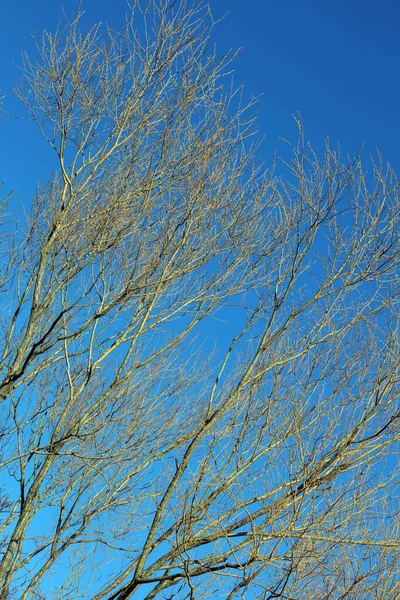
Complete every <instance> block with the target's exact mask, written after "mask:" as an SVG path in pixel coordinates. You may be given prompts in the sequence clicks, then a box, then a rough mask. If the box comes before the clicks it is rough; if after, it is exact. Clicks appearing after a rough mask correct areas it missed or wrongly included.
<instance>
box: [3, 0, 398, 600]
mask: <svg viewBox="0 0 400 600" xmlns="http://www.w3.org/2000/svg"><path fill="white" fill-rule="evenodd" d="M213 25H214V23H213V20H212V17H211V16H210V14H209V10H208V8H207V6H201V5H193V4H189V3H187V2H184V1H182V2H181V1H179V0H176V1H175V2H170V3H167V2H164V1H162V2H158V1H156V0H151V1H149V2H147V3H138V2H135V3H134V5H133V6H132V7H131V10H130V12H129V16H128V18H127V21H126V24H125V27H124V29H122V31H120V32H116V31H113V30H111V29H109V28H107V27H105V26H102V25H99V26H95V27H93V28H92V29H90V30H87V31H82V30H81V28H80V15H79V14H78V16H77V17H76V18H73V19H71V20H68V19H66V21H65V23H64V24H63V25H60V27H59V29H58V30H57V31H56V33H55V34H51V33H47V32H45V33H44V34H43V37H42V38H41V39H40V40H38V44H37V53H38V58H37V60H33V59H30V58H29V57H28V56H25V57H24V63H23V66H22V75H23V79H22V82H21V85H20V87H19V88H18V92H17V93H18V95H19V97H20V99H21V100H22V101H23V102H24V104H25V107H26V109H27V110H28V112H29V114H30V115H31V117H32V118H33V119H34V120H35V122H36V123H37V125H38V127H39V128H40V131H41V133H42V135H43V136H44V138H45V139H46V140H47V142H48V144H49V145H50V146H51V148H52V149H53V150H54V152H55V155H56V157H57V164H58V167H57V169H56V171H55V172H54V173H53V174H52V176H51V177H50V178H49V180H48V181H47V182H46V183H45V184H43V185H41V186H40V187H39V189H38V190H37V194H36V196H35V198H33V200H32V205H31V209H30V212H29V214H28V215H22V214H18V215H17V219H18V227H19V229H20V233H19V234H18V243H15V239H17V238H15V237H13V235H12V233H11V234H10V232H9V231H8V230H7V229H6V228H4V229H3V230H2V240H1V243H2V246H1V252H2V255H1V272H0V276H1V280H0V284H1V288H0V289H1V293H2V299H1V301H2V310H1V315H0V317H1V322H0V323H1V330H0V336H1V337H0V352H1V355H2V360H1V372H0V399H1V413H0V416H1V424H0V436H1V437H0V445H1V462H0V465H1V480H2V495H1V499H0V506H1V520H0V529H1V532H2V533H1V550H2V558H1V563H0V586H1V587H0V589H1V592H0V598H1V599H2V600H6V599H9V598H18V599H20V600H28V599H29V600H31V599H32V600H33V599H35V600H37V599H39V598H54V599H68V600H70V599H72V598H82V599H90V600H123V599H127V598H147V599H148V600H150V599H151V598H165V599H167V598H177V599H184V598H188V599H195V598H196V599H198V598H217V597H223V598H227V599H229V600H230V599H233V598H244V597H245V594H246V593H250V594H251V597H252V598H259V599H265V600H267V599H272V598H285V599H289V598H291V599H299V598H307V600H308V599H310V600H311V599H315V600H321V599H327V600H328V599H333V598H335V599H336V598H337V599H339V598H365V599H369V598H379V599H381V600H386V599H387V598H395V597H396V594H397V593H398V591H400V588H399V585H400V584H399V579H398V575H397V574H398V570H399V568H398V567H399V565H398V560H399V543H398V542H399V539H398V517H397V512H398V507H397V505H396V493H397V492H396V485H398V480H399V479H398V478H399V473H398V463H397V461H396V457H397V453H398V450H399V434H400V430H399V414H400V413H399V404H398V396H399V364H400V360H399V289H400V288H399V210H400V208H399V196H398V183H397V180H396V177H395V175H394V173H393V172H392V170H391V169H390V167H385V166H384V164H383V162H382V161H380V160H379V161H377V162H376V163H369V165H368V167H367V168H364V166H363V164H362V161H361V157H359V156H358V157H356V158H355V159H351V160H346V161H342V160H341V157H340V155H339V153H338V151H335V150H333V149H331V148H330V147H329V145H327V146H326V150H325V154H324V156H321V157H318V156H317V155H316V154H315V153H314V152H313V151H312V149H311V148H310V147H309V145H308V144H306V143H305V141H304V137H303V132H302V127H301V124H300V123H298V125H299V135H298V140H297V143H295V144H294V145H293V146H292V147H291V153H292V158H291V160H289V161H287V162H285V163H283V162H281V163H279V166H278V168H277V169H276V171H275V173H274V170H273V169H268V170H266V169H264V168H263V167H262V166H261V162H260V158H261V157H260V146H259V144H258V142H257V141H256V139H257V136H255V135H254V134H255V132H256V129H257V125H256V123H255V120H254V117H253V116H252V112H251V108H252V107H251V106H243V105H242V101H241V95H240V92H239V91H235V89H234V88H233V87H232V84H231V79H230V77H227V75H228V73H229V70H230V69H231V66H230V63H231V60H232V58H234V57H229V56H228V57H223V58H219V57H218V54H217V53H216V52H215V51H213V50H212V48H211V43H210V34H211V31H212V27H213ZM6 204H7V203H6V202H4V207H6ZM5 210H6V208H5ZM21 231H22V233H21Z"/></svg>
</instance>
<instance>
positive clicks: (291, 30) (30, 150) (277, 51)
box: [0, 0, 400, 201]
mask: <svg viewBox="0 0 400 600" xmlns="http://www.w3.org/2000/svg"><path fill="white" fill-rule="evenodd" d="M1 5H2V6H1V9H0V57H1V69H0V90H1V92H2V94H6V95H7V98H6V99H5V102H4V107H5V109H6V110H9V111H10V112H13V113H16V112H18V113H19V114H23V109H22V108H20V106H19V104H18V103H16V102H15V100H14V99H13V98H12V91H11V90H12V86H13V85H15V84H16V82H17V81H18V78H19V75H18V71H17V69H16V68H15V66H14V65H13V63H19V62H20V53H21V50H24V49H27V50H29V49H30V48H32V45H33V41H32V38H31V34H32V33H33V32H34V31H36V32H38V33H40V31H41V30H42V29H43V28H47V29H50V30H54V29H55V27H56V25H57V22H58V21H59V19H60V18H61V17H62V10H61V7H62V6H64V8H65V9H66V12H67V13H68V14H71V13H72V12H73V11H74V10H76V7H77V5H78V2H77V1H76V0H34V1H32V0H14V1H13V2H7V1H6V0H4V2H2V3H1ZM210 5H211V8H212V12H213V14H214V15H215V17H216V18H219V17H221V16H223V15H224V14H225V13H227V15H226V17H225V19H224V20H223V22H222V23H221V24H220V25H218V27H217V28H216V29H215V33H214V39H215V42H216V44H217V48H218V49H219V51H220V52H221V53H223V52H225V51H226V50H228V49H230V48H232V49H236V48H238V47H241V46H243V52H242V53H241V55H240V56H239V58H238V59H237V61H236V66H235V71H236V74H235V82H236V84H237V85H239V84H243V85H244V88H245V97H246V98H251V96H252V95H261V94H262V97H261V99H260V101H259V110H260V113H259V120H260V131H261V133H262V134H263V135H265V136H266V140H265V142H264V144H263V147H262V151H261V158H265V159H266V161H267V163H268V162H269V161H270V159H271V156H272V153H273V152H274V151H275V150H277V151H278V153H279V151H280V149H281V148H282V142H280V141H279V138H280V137H284V138H287V139H290V140H292V141H294V140H295V139H296V128H295V125H294V121H293V119H292V114H296V113H297V112H300V113H301V115H302V118H303V122H304V127H305V132H306V138H307V139H308V140H310V141H311V143H312V145H313V146H314V147H315V148H316V149H317V150H318V149H321V148H322V147H323V143H324V139H325V138H326V137H329V138H330V140H331V143H332V144H336V143H337V142H340V145H341V148H342V152H343V154H347V153H350V154H356V153H357V151H358V150H359V148H360V146H361V145H362V144H363V143H365V152H366V154H368V153H374V152H375V150H376V148H379V149H380V151H381V152H382V154H383V158H384V160H385V161H389V162H391V163H392V164H393V166H394V167H395V169H397V171H398V172H399V171H400V146H399V143H398V139H399V132H400V78H399V68H398V67H399V59H400V35H399V28H400V3H399V2H398V1H397V0H381V1H380V2H379V3H378V2H376V0H335V1H333V0H331V1H326V0H304V1H299V0H286V1H284V0H275V1H274V2H273V1H270V0H210ZM82 6H83V9H84V10H85V11H86V14H85V21H86V22H87V23H94V22H97V21H99V20H102V21H108V22H109V23H110V24H111V25H112V26H114V27H119V26H121V25H122V23H123V15H124V13H125V9H126V4H125V1H124V0H113V2H109V1H107V0H83V2H82ZM34 131H35V130H34V128H33V127H32V126H31V125H30V124H29V123H26V122H23V121H15V120H11V121H10V120H8V121H6V122H5V123H4V122H3V123H2V124H1V125H0V140H1V141H0V180H4V181H5V189H6V190H8V189H10V188H14V189H17V190H19V191H20V192H21V194H22V196H27V195H29V193H30V191H31V190H33V189H34V187H35V185H36V182H37V177H38V174H39V173H41V175H42V178H44V179H45V178H46V177H47V175H48V172H49V165H50V160H51V158H50V157H51V154H50V152H49V150H47V149H46V148H45V146H44V142H40V143H39V145H38V142H37V139H38V138H37V137H36V136H34ZM24 200H25V201H26V200H27V198H24Z"/></svg>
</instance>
